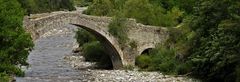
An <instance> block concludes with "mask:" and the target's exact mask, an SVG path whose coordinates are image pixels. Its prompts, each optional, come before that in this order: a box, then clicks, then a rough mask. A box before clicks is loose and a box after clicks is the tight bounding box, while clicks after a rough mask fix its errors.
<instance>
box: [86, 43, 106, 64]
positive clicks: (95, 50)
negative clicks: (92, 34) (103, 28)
mask: <svg viewBox="0 0 240 82" xmlns="http://www.w3.org/2000/svg"><path fill="white" fill-rule="evenodd" d="M103 54H105V52H104V51H103V47H102V45H101V44H100V42H99V41H94V42H90V43H85V44H84V45H83V55H84V57H85V59H86V60H87V61H92V62H97V61H98V60H99V59H100V58H101V56H102V55H103Z"/></svg>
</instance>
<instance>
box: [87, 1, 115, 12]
mask: <svg viewBox="0 0 240 82" xmlns="http://www.w3.org/2000/svg"><path fill="white" fill-rule="evenodd" d="M113 8H114V5H113V3H112V2H111V0H93V4H91V5H90V6H89V7H88V9H87V10H86V11H84V12H83V13H85V14H88V15H96V16H106V15H109V13H111V12H112V11H113Z"/></svg>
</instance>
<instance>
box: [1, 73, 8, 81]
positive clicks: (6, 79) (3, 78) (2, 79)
mask: <svg viewBox="0 0 240 82" xmlns="http://www.w3.org/2000/svg"><path fill="white" fill-rule="evenodd" d="M9 80H10V77H9V75H8V74H6V73H0V82H9Z"/></svg>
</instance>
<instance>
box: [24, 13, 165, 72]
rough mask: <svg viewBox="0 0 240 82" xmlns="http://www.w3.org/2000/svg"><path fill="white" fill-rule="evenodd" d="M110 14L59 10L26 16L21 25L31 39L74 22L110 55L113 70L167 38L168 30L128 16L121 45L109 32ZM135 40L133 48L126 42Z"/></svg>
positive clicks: (133, 62) (130, 63)
mask: <svg viewBox="0 0 240 82" xmlns="http://www.w3.org/2000/svg"><path fill="white" fill-rule="evenodd" d="M111 21H112V19H111V17H97V16H89V15H84V14H79V13H76V12H75V13H74V12H61V13H58V14H54V15H50V16H46V17H41V18H36V19H29V18H27V17H25V19H24V27H25V29H26V31H27V32H29V33H30V34H31V36H32V38H33V39H34V40H36V39H38V38H39V37H40V36H41V35H43V34H44V33H46V32H48V31H50V30H52V29H54V28H59V27H61V26H63V25H65V24H72V25H76V26H78V27H79V28H83V29H86V30H87V31H89V32H90V33H92V34H94V35H95V36H96V37H97V39H98V40H99V41H100V42H101V43H102V44H104V46H105V48H106V51H107V52H108V53H109V54H110V58H111V60H112V63H113V67H114V69H121V68H123V66H129V65H131V66H134V64H135V57H136V56H138V55H140V54H141V53H142V52H143V51H144V50H145V49H149V48H154V47H155V45H157V44H159V43H162V42H163V41H165V40H166V39H167V38H168V31H167V29H165V28H162V27H156V26H148V25H143V24H140V23H136V21H135V20H134V19H128V20H127V22H126V26H127V28H128V31H127V32H126V33H127V35H128V36H127V37H128V38H129V40H128V41H127V42H126V44H127V46H121V45H120V44H119V43H118V38H116V37H114V36H113V35H112V34H110V33H109V32H108V24H109V23H110V22H111ZM131 43H134V44H135V47H133V48H132V47H131V46H130V45H129V44H131Z"/></svg>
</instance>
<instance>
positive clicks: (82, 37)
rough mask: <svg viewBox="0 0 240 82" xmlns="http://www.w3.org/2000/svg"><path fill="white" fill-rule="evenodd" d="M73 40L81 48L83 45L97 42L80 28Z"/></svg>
mask: <svg viewBox="0 0 240 82" xmlns="http://www.w3.org/2000/svg"><path fill="white" fill-rule="evenodd" d="M75 38H76V39H77V42H78V44H79V46H82V45H83V44H85V43H90V42H93V41H97V40H96V38H95V36H94V35H92V34H91V33H89V32H88V31H86V30H85V29H81V28H79V29H78V31H77V33H76V35H75Z"/></svg>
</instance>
